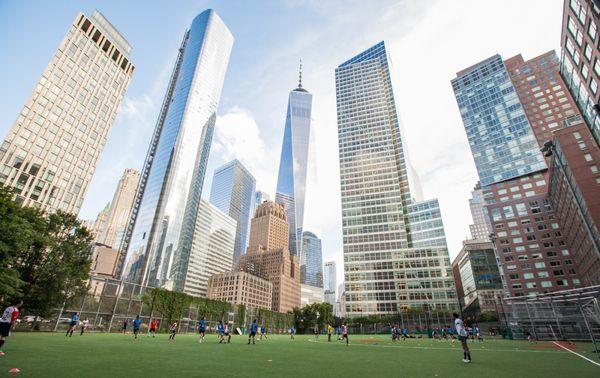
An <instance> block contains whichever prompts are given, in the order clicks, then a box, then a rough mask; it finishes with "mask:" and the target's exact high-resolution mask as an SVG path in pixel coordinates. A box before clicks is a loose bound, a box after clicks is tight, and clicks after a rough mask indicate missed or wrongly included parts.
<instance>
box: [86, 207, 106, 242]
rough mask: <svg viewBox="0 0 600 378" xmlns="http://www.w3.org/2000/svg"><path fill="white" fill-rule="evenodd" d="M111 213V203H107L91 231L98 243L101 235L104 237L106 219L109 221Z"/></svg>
mask: <svg viewBox="0 0 600 378" xmlns="http://www.w3.org/2000/svg"><path fill="white" fill-rule="evenodd" d="M109 212H110V202H109V203H107V204H106V206H104V208H103V209H102V210H100V212H99V213H98V215H97V216H96V220H95V221H94V224H93V228H92V229H91V230H90V231H91V232H92V237H93V239H94V240H95V241H97V240H98V239H99V238H100V235H102V233H103V232H104V226H106V219H108V213H109Z"/></svg>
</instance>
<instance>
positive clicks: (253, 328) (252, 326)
mask: <svg viewBox="0 0 600 378" xmlns="http://www.w3.org/2000/svg"><path fill="white" fill-rule="evenodd" d="M257 329H258V324H256V319H254V320H253V321H252V324H250V335H249V336H248V345H250V339H252V344H255V342H254V339H255V337H256V330H257ZM292 335H293V334H292Z"/></svg>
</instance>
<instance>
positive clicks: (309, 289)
mask: <svg viewBox="0 0 600 378" xmlns="http://www.w3.org/2000/svg"><path fill="white" fill-rule="evenodd" d="M323 302H325V290H323V288H322V287H318V286H313V285H305V284H301V285H300V306H302V307H304V306H307V305H310V304H313V303H323Z"/></svg>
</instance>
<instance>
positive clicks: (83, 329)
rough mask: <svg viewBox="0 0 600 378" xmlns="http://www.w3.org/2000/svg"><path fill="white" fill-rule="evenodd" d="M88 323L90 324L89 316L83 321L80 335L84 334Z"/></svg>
mask: <svg viewBox="0 0 600 378" xmlns="http://www.w3.org/2000/svg"><path fill="white" fill-rule="evenodd" d="M88 324H90V321H89V320H88V319H87V318H85V320H84V321H82V322H81V332H80V333H79V336H83V333H84V332H85V330H86V329H87V327H88Z"/></svg>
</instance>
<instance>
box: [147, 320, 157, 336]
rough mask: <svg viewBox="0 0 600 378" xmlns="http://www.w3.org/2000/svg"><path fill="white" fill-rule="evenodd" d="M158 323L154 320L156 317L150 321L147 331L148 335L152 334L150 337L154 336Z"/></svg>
mask: <svg viewBox="0 0 600 378" xmlns="http://www.w3.org/2000/svg"><path fill="white" fill-rule="evenodd" d="M157 325H158V322H157V321H156V319H152V321H151V322H150V331H149V332H148V336H150V334H152V337H153V338H154V337H156V326H157Z"/></svg>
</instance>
